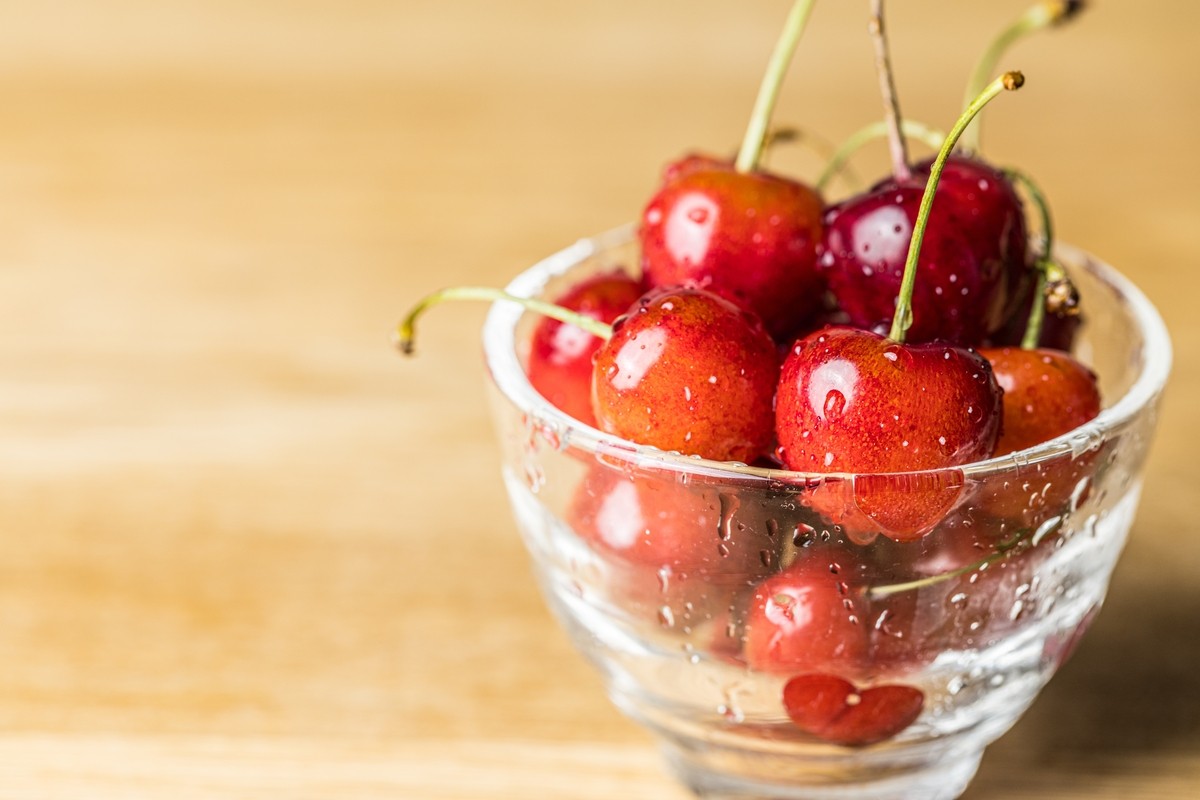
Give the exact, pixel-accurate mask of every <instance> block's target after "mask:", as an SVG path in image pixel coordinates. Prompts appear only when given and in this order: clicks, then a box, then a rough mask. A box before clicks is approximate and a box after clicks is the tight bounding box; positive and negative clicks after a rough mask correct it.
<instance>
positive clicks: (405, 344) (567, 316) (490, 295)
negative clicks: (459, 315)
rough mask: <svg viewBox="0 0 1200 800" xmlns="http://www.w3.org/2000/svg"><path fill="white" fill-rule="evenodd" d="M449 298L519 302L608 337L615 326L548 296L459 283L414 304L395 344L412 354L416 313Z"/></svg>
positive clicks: (398, 328) (400, 349)
mask: <svg viewBox="0 0 1200 800" xmlns="http://www.w3.org/2000/svg"><path fill="white" fill-rule="evenodd" d="M447 300H486V301H489V302H497V301H507V302H510V303H517V304H518V305H521V306H524V307H525V308H526V309H528V310H529V311H533V312H535V313H538V314H542V315H544V316H547V317H550V318H552V319H556V320H559V321H560V322H566V323H569V324H571V325H574V326H575V327H577V328H582V329H583V330H585V331H587V332H588V333H590V334H592V335H593V336H599V337H600V338H601V339H608V338H610V337H611V336H612V326H611V325H607V324H605V323H603V322H600V321H599V320H597V319H593V318H592V317H589V316H587V315H585V314H581V313H579V312H578V311H572V310H570V309H568V308H563V307H562V306H556V305H554V304H553V303H547V302H546V301H545V300H536V299H534V298H532V297H517V296H516V295H512V294H509V293H508V292H505V291H503V290H501V289H494V288H492V287H490V286H456V287H454V288H452V289H442V290H441V291H440V292H434V293H433V294H431V295H428V296H426V297H424V298H422V299H421V300H420V301H418V302H417V304H416V305H414V306H413V307H412V310H411V311H409V312H408V315H407V316H405V317H404V319H403V320H401V321H400V324H399V325H397V326H396V332H395V335H394V337H393V338H394V340H395V342H396V348H397V349H398V350H399V351H400V352H401V353H403V354H404V355H406V356H409V355H412V354H413V343H414V340H415V338H416V334H417V331H416V322H417V317H419V316H421V315H422V314H424V313H425V311H426V310H427V309H429V308H431V307H433V306H436V305H439V304H440V303H444V302H446V301H447Z"/></svg>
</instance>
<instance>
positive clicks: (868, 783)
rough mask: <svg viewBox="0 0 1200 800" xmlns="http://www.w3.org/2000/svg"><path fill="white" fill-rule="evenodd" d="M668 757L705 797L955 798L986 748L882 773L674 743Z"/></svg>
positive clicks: (674, 768)
mask: <svg viewBox="0 0 1200 800" xmlns="http://www.w3.org/2000/svg"><path fill="white" fill-rule="evenodd" d="M664 755H665V757H666V760H667V762H668V763H669V765H670V767H671V769H672V771H673V772H674V773H675V774H676V775H677V776H678V777H679V779H680V780H681V781H682V782H683V783H684V784H685V785H686V786H687V787H688V788H689V789H691V790H692V792H694V793H695V794H696V795H697V796H698V797H702V798H706V800H954V798H957V797H959V796H960V795H961V794H962V793H963V792H965V791H966V789H967V784H969V783H970V782H971V779H972V778H973V777H974V776H975V771H976V770H977V769H978V768H979V761H980V759H981V758H982V756H983V752H982V751H977V752H970V753H967V754H965V755H961V754H956V755H954V756H952V757H951V756H943V757H941V758H934V759H933V760H932V761H930V762H929V763H919V764H912V765H909V768H908V769H906V770H904V771H895V770H889V771H884V772H880V771H878V770H872V769H862V770H855V769H853V768H851V769H844V770H838V771H831V770H829V769H828V768H829V764H824V765H822V764H804V763H792V764H787V765H783V764H780V762H779V759H778V758H773V757H768V758H766V759H761V758H759V757H758V756H759V754H756V753H752V752H741V753H736V754H735V753H731V752H729V751H728V750H725V751H723V752H719V751H713V750H711V749H709V748H702V749H696V748H692V747H686V746H685V747H680V746H677V745H676V744H669V745H666V746H665V747H664ZM781 767H782V768H781ZM751 776H753V777H751Z"/></svg>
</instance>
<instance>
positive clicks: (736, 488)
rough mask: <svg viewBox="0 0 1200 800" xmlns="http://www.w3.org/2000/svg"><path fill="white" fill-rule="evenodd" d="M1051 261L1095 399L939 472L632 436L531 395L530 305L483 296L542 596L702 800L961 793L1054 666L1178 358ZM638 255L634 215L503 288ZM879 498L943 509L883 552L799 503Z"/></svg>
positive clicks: (511, 481) (1109, 560)
mask: <svg viewBox="0 0 1200 800" xmlns="http://www.w3.org/2000/svg"><path fill="white" fill-rule="evenodd" d="M1058 255H1059V257H1060V259H1061V260H1062V262H1063V263H1064V264H1065V265H1066V266H1067V268H1068V270H1069V272H1070V273H1071V275H1072V277H1073V279H1074V280H1075V282H1076V284H1077V286H1078V288H1079V291H1080V293H1081V295H1082V298H1083V307H1084V309H1085V310H1086V314H1087V320H1088V321H1089V324H1085V325H1084V327H1083V329H1082V331H1081V334H1080V337H1079V340H1078V342H1079V343H1078V346H1077V348H1076V355H1077V357H1079V358H1080V359H1081V360H1083V361H1084V362H1085V363H1088V364H1089V365H1090V366H1091V367H1092V368H1093V369H1094V370H1095V371H1096V372H1097V374H1098V375H1099V379H1100V387H1101V391H1102V393H1103V397H1104V398H1105V402H1106V407H1105V409H1104V410H1103V411H1102V412H1101V414H1100V416H1099V417H1097V418H1096V419H1095V420H1093V421H1092V422H1090V423H1088V424H1087V425H1085V426H1083V427H1081V428H1079V429H1077V430H1075V431H1072V432H1071V433H1069V434H1066V435H1064V436H1061V437H1059V438H1057V439H1055V440H1053V441H1050V442H1047V443H1045V444H1042V445H1039V446H1038V447H1036V448H1032V449H1029V450H1026V451H1023V452H1021V453H1017V454H1015V455H1012V456H1006V457H1003V458H994V459H991V460H988V461H984V462H980V463H975V464H970V465H967V466H964V467H959V468H954V469H947V470H940V471H934V472H923V473H906V474H893V475H807V474H801V473H795V472H788V471H784V470H776V469H769V468H756V467H750V466H741V465H732V464H727V463H719V462H711V461H703V460H699V459H696V458H689V457H685V456H680V455H678V454H672V453H665V452H662V451H659V450H656V449H654V448H648V447H642V446H637V445H633V444H631V443H629V442H627V441H624V440H621V439H618V438H615V437H613V436H610V435H607V434H605V433H602V432H600V431H598V430H595V429H593V428H591V427H588V426H586V425H583V424H582V423H579V422H577V421H576V420H574V419H571V418H569V417H567V416H566V415H564V414H563V413H562V412H560V411H558V410H557V409H556V408H554V407H553V406H551V405H550V404H549V403H547V402H546V401H545V400H544V399H543V398H542V397H541V396H540V395H539V394H538V393H537V392H536V391H535V390H534V389H533V388H532V386H531V385H530V384H529V381H528V380H527V379H526V375H525V371H524V367H523V363H524V359H525V358H526V356H527V353H528V349H529V342H530V336H531V333H532V330H533V327H534V325H535V324H536V321H537V320H536V318H535V317H533V316H532V315H529V314H525V313H524V312H522V311H521V309H519V308H518V307H516V306H515V305H513V304H497V305H495V306H494V307H493V308H492V310H491V312H490V314H489V316H488V318H487V322H486V325H485V329H484V346H485V354H486V359H487V365H488V368H489V372H490V375H491V379H492V383H493V387H494V389H495V391H494V392H493V393H492V395H493V400H494V403H493V406H494V412H495V421H496V425H497V429H498V431H499V434H500V441H501V445H502V451H503V475H504V481H505V484H506V486H507V489H508V493H509V496H510V499H511V502H512V506H513V510H514V513H515V516H516V519H517V522H518V525H519V527H520V530H521V533H522V536H523V538H524V541H525V544H526V545H527V547H528V549H529V552H530V554H531V556H532V559H533V563H534V566H535V571H536V574H537V576H538V580H539V582H540V585H541V588H542V590H543V592H544V594H545V596H546V599H547V601H548V602H549V604H550V606H551V608H552V609H553V611H554V612H555V614H556V615H557V617H558V618H559V620H560V621H561V622H562V624H563V626H564V627H565V628H566V630H567V632H568V633H569V634H570V636H571V637H572V639H573V641H574V643H575V645H576V646H577V647H578V648H579V650H580V652H582V653H583V655H584V656H585V657H586V658H588V659H589V660H590V661H591V662H592V663H593V664H594V665H595V666H596V668H598V669H599V670H600V672H601V673H602V674H603V676H604V679H605V681H606V685H607V688H608V692H609V695H610V696H611V698H612V700H613V702H614V703H615V704H616V705H617V706H618V707H619V708H620V709H621V710H622V711H623V712H624V713H626V714H627V715H628V716H630V717H631V718H633V719H634V720H636V721H638V722H639V723H641V724H643V725H645V726H646V727H647V728H649V729H650V730H652V731H653V732H654V733H655V734H657V735H658V736H659V737H660V740H661V742H662V743H663V748H664V751H665V753H666V756H667V759H668V761H669V762H670V764H671V766H672V767H673V769H674V770H675V771H676V773H677V774H678V775H679V776H680V778H681V779H682V780H683V781H684V782H685V783H686V784H687V785H688V786H689V787H691V788H692V789H693V790H694V791H695V792H696V793H697V794H699V795H701V796H703V797H713V798H717V797H721V798H764V799H765V798H771V799H775V798H806V799H807V798H822V799H823V798H859V799H867V800H869V799H871V798H889V800H895V798H920V800H936V798H953V797H957V796H958V795H959V794H961V793H962V791H963V790H964V789H965V788H966V786H967V783H968V782H969V781H970V779H971V777H972V776H973V775H974V773H975V770H976V768H977V767H978V764H979V760H980V758H981V756H982V754H983V749H984V748H985V747H986V746H987V745H988V744H989V743H990V742H992V741H993V740H995V739H996V738H997V737H998V736H1000V735H1001V734H1002V733H1004V732H1005V731H1006V730H1007V729H1008V728H1009V727H1010V726H1011V725H1012V724H1013V723H1014V722H1015V721H1016V720H1017V718H1018V717H1019V716H1020V715H1021V714H1022V713H1023V712H1024V710H1025V709H1026V708H1027V707H1028V706H1029V705H1030V703H1032V702H1033V700H1034V697H1035V696H1036V695H1037V693H1038V691H1039V690H1040V689H1041V688H1042V686H1043V685H1045V683H1046V681H1047V680H1049V678H1050V676H1051V675H1052V674H1053V673H1054V672H1055V671H1056V670H1057V669H1058V667H1059V666H1061V664H1062V663H1063V662H1064V661H1065V660H1066V658H1067V657H1068V656H1069V655H1070V653H1071V651H1072V649H1073V647H1074V645H1075V644H1076V643H1077V641H1078V639H1079V637H1080V635H1081V634H1082V633H1083V632H1084V630H1085V629H1086V628H1087V626H1088V624H1089V623H1090V622H1091V620H1092V619H1093V617H1094V615H1095V614H1096V611H1097V609H1098V608H1099V607H1100V604H1101V603H1102V602H1103V599H1104V595H1105V591H1106V589H1107V586H1108V582H1109V578H1110V576H1111V574H1112V570H1113V566H1114V565H1115V563H1116V560H1117V557H1118V555H1119V554H1120V552H1121V549H1122V547H1123V545H1124V543H1125V538H1126V535H1127V534H1128V532H1129V528H1130V524H1131V522H1132V519H1133V516H1134V511H1135V508H1136V506H1137V501H1138V493H1139V486H1140V474H1141V470H1142V466H1143V463H1144V461H1145V457H1146V452H1147V448H1148V445H1149V443H1150V438H1151V435H1152V433H1153V431H1154V427H1155V423H1156V420H1157V407H1158V402H1159V397H1160V395H1161V393H1162V389H1163V386H1164V383H1165V381H1166V377H1167V373H1168V370H1169V367H1170V360H1171V354H1170V342H1169V340H1168V337H1167V333H1166V330H1165V328H1164V326H1163V323H1162V320H1161V319H1160V318H1159V316H1158V314H1157V312H1156V311H1155V309H1154V308H1153V307H1152V306H1151V305H1150V303H1149V302H1148V301H1147V300H1146V298H1145V297H1144V296H1143V295H1142V294H1141V293H1140V292H1139V291H1138V290H1137V289H1136V288H1135V287H1134V286H1133V285H1131V284H1130V283H1129V282H1128V281H1127V280H1126V279H1125V278H1123V277H1122V276H1121V275H1119V274H1118V273H1117V272H1116V271H1114V270H1113V269H1112V268H1110V267H1108V266H1106V265H1104V264H1102V263H1100V262H1099V261H1097V260H1096V259H1094V258H1092V257H1091V256H1089V255H1087V254H1086V253H1083V252H1081V251H1079V250H1075V249H1072V248H1068V247H1062V248H1059V253H1058ZM638 263H639V259H638V252H637V245H636V241H635V240H634V237H633V235H632V230H631V229H629V228H625V229H621V230H618V231H614V232H612V233H609V234H606V235H602V236H599V237H597V238H594V239H587V240H583V241H581V242H579V243H577V244H576V245H574V246H573V247H570V248H568V249H566V250H564V251H562V252H560V253H558V254H556V255H554V256H552V257H550V258H548V259H546V260H545V261H543V262H542V263H540V264H538V265H536V266H534V267H533V268H531V269H529V270H528V271H526V272H525V273H523V274H521V275H520V276H519V277H517V278H516V279H515V280H514V281H513V282H512V283H511V284H510V285H509V287H508V291H509V292H511V293H513V294H516V295H521V296H541V295H543V294H546V295H547V296H550V297H553V296H556V295H558V294H560V293H561V292H562V291H563V290H564V289H565V287H566V286H568V285H570V284H571V283H574V282H576V281H578V280H581V279H583V278H585V277H587V276H589V275H592V274H594V273H596V272H598V271H600V270H609V269H612V268H613V267H614V266H621V267H623V268H626V269H629V270H631V271H636V268H637V264H638ZM881 498H882V499H883V501H884V502H890V501H892V500H897V499H903V498H907V499H909V500H913V501H914V504H913V505H912V506H911V507H920V508H923V509H927V510H929V509H932V511H930V512H929V513H935V514H936V520H937V524H936V526H935V527H934V528H933V530H932V532H931V533H929V534H928V535H927V536H925V537H923V538H921V539H920V540H918V541H915V542H909V543H899V542H896V541H893V540H891V539H889V538H887V537H886V536H870V535H867V536H863V535H855V536H853V537H851V536H848V535H847V533H846V532H844V531H843V530H842V528H840V527H839V526H836V525H832V524H830V523H828V522H826V521H825V519H827V517H823V516H822V515H821V514H818V513H817V512H816V511H814V510H813V508H814V507H816V508H821V509H824V510H828V509H830V508H831V507H833V508H838V509H839V510H840V511H841V512H843V513H847V514H856V513H859V512H863V513H868V514H869V513H870V512H872V511H873V510H875V509H876V508H877V504H878V503H879V502H880V501H881ZM785 687H788V692H789V699H788V701H787V703H785ZM831 698H832V699H831ZM1097 702H1103V700H1102V699H1098V700H1097ZM789 710H790V711H791V713H789Z"/></svg>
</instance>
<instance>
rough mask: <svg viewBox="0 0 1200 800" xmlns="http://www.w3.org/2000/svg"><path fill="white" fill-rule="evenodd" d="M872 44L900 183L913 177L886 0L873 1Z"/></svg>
mask: <svg viewBox="0 0 1200 800" xmlns="http://www.w3.org/2000/svg"><path fill="white" fill-rule="evenodd" d="M867 29H868V30H869V31H870V32H871V44H872V45H874V47H875V74H876V75H878V77H879V94H880V95H881V96H882V97H883V120H884V122H885V123H886V124H887V136H888V150H889V151H890V152H891V154H892V175H893V176H894V177H895V178H896V180H898V181H903V180H907V179H908V178H909V177H910V176H911V175H912V170H911V169H910V168H909V166H908V145H907V144H906V142H905V140H904V134H903V133H902V132H901V122H900V120H901V119H903V117H902V116H901V114H900V98H899V96H898V95H897V94H896V76H895V73H894V72H893V70H892V57H891V54H890V53H889V52H888V40H887V30H886V29H885V28H884V25H883V0H871V22H870V24H869V25H868V26H867Z"/></svg>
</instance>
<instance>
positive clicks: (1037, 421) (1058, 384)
mask: <svg viewBox="0 0 1200 800" xmlns="http://www.w3.org/2000/svg"><path fill="white" fill-rule="evenodd" d="M979 354H980V355H981V356H983V357H984V358H986V359H987V360H988V362H989V363H990V364H991V365H992V371H993V373H995V375H996V382H997V383H998V384H1000V388H1001V389H1003V390H1004V425H1003V431H1002V433H1001V434H1000V439H999V440H998V441H997V442H996V451H995V454H996V455H1007V454H1008V453H1015V452H1016V451H1018V450H1024V449H1025V448H1027V447H1033V446H1034V445H1037V444H1041V443H1042V442H1046V441H1049V440H1050V439H1053V438H1054V437H1056V436H1060V435H1062V434H1064V433H1066V432H1068V431H1071V430H1074V429H1075V428H1078V427H1079V426H1080V425H1082V424H1084V423H1085V422H1088V421H1090V420H1092V419H1095V417H1096V415H1097V414H1099V413H1100V388H1099V386H1098V385H1097V383H1096V373H1094V372H1092V371H1091V370H1090V369H1088V368H1087V367H1085V366H1084V365H1083V364H1080V363H1079V362H1078V361H1076V360H1075V359H1073V358H1071V356H1069V355H1067V354H1066V353H1063V352H1061V351H1058V350H1043V349H1037V350H1022V349H1020V348H1017V347H1000V348H988V349H984V350H980V351H979Z"/></svg>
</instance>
